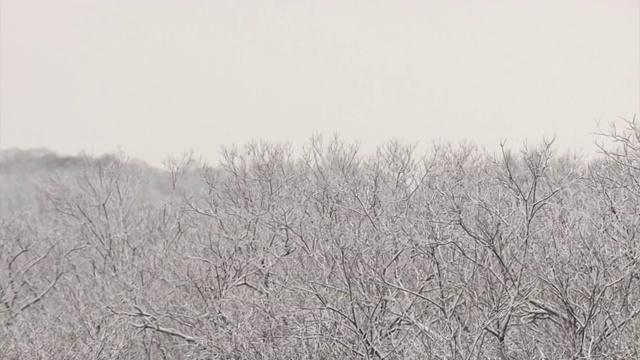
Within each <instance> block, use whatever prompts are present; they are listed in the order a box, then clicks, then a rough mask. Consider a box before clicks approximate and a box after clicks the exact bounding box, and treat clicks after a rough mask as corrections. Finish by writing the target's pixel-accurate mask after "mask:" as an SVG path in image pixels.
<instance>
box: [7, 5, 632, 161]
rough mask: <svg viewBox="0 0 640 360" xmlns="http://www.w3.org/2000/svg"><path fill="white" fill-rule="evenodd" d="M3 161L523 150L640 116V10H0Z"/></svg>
mask: <svg viewBox="0 0 640 360" xmlns="http://www.w3.org/2000/svg"><path fill="white" fill-rule="evenodd" d="M0 17H1V18H0V21H1V22H0V46H1V49H0V50H1V53H0V56H1V57H0V147H1V148H2V149H7V148H12V147H18V148H34V147H47V148H50V149H53V150H55V151H58V152H61V153H65V154H75V153H77V152H79V151H80V150H82V149H85V150H89V151H93V152H94V153H96V154H99V153H103V152H108V151H112V150H115V149H116V148H118V147H120V148H122V149H123V150H124V151H125V152H127V153H128V154H130V155H132V156H135V157H138V158H141V159H144V160H147V161H149V162H151V163H152V164H155V165H159V164H160V163H161V162H162V160H164V159H165V158H166V157H167V156H169V155H179V154H180V153H181V152H182V151H184V150H189V149H193V150H195V151H196V153H198V154H201V155H203V156H205V157H207V158H209V159H210V160H212V161H216V159H217V154H218V151H219V149H220V145H223V144H231V143H233V142H235V143H240V144H241V143H245V142H246V141H248V140H249V139H252V138H263V139H270V140H289V141H291V142H292V143H293V144H294V145H297V146H299V145H300V144H301V143H303V142H305V141H306V140H307V139H308V138H309V136H310V135H312V134H313V133H314V132H323V133H325V134H327V135H331V134H332V133H333V132H334V131H335V132H338V133H339V134H341V135H342V136H343V137H344V138H345V139H346V140H355V139H357V140H360V141H361V143H362V145H363V148H364V150H371V149H373V148H374V147H375V146H376V145H379V144H381V143H383V142H384V141H386V140H389V139H391V138H399V139H404V140H406V141H420V142H421V143H423V144H427V145H428V144H429V142H430V141H432V140H436V139H442V140H452V141H457V140H460V139H463V138H469V139H473V140H474V141H476V142H477V143H478V144H480V145H483V146H488V147H497V145H498V143H499V141H500V139H502V138H507V139H508V143H509V144H511V145H512V146H514V147H517V146H519V145H520V144H521V142H522V141H523V139H525V138H529V139H530V140H531V141H533V142H538V141H539V140H541V139H542V136H544V135H549V136H550V135H553V134H557V137H558V144H559V145H560V146H561V147H577V148H584V149H591V143H592V140H593V137H592V135H590V132H594V131H596V130H597V128H596V126H595V121H596V120H601V121H603V122H607V121H612V120H616V119H617V117H618V116H622V117H629V118H630V117H632V116H633V115H634V114H638V113H639V110H640V1H638V0H615V1H605V0H597V1H590V0H543V1H540V0H537V1H524V0H522V1H516V0H512V1H495V0H490V1H489V0H487V1H453V0H439V1H436V0H432V1H417V0H415V1H382V0H379V1H348V0H340V1H293V0H290V1H244V0H243V1H187V0H181V1H178V0H174V1H168V0H111V1H99V0H93V1H92V0H56V1H51V0H39V1H35V0H0Z"/></svg>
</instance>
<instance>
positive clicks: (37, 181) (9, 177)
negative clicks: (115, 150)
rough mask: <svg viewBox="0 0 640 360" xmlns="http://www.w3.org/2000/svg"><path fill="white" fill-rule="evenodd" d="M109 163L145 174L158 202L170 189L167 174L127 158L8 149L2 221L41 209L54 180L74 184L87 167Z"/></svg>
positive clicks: (3, 158)
mask: <svg viewBox="0 0 640 360" xmlns="http://www.w3.org/2000/svg"><path fill="white" fill-rule="evenodd" d="M105 161H116V162H124V163H125V166H126V167H128V168H129V169H130V170H131V171H134V172H136V173H138V174H141V175H142V178H143V179H144V181H147V182H148V186H146V187H145V192H146V193H147V195H151V193H154V194H153V196H152V197H153V198H156V200H158V199H160V198H162V194H167V193H168V192H169V190H170V182H169V180H170V179H169V174H168V173H167V172H166V171H164V170H160V169H156V168H154V167H152V166H150V165H148V164H147V163H145V162H144V161H142V160H137V159H125V157H124V156H123V155H119V154H107V155H103V156H100V157H92V156H88V155H83V156H61V155H58V154H57V153H55V152H53V151H51V150H48V149H30V150H21V149H8V150H3V151H0V218H2V217H5V216H9V215H11V214H15V213H18V212H22V211H27V210H30V209H34V208H35V207H37V206H38V205H39V202H38V200H39V199H40V198H41V197H40V191H39V187H42V186H45V185H46V184H47V183H49V182H50V181H52V180H53V179H54V178H60V179H67V180H69V183H71V184H73V183H74V181H73V177H75V176H77V175H79V174H81V173H82V172H83V171H84V170H86V169H87V166H89V167H90V166H92V165H97V164H99V163H101V162H105ZM67 180H65V181H67ZM158 193H160V194H158ZM157 195H161V196H157ZM146 198H147V199H149V196H147V197H146Z"/></svg>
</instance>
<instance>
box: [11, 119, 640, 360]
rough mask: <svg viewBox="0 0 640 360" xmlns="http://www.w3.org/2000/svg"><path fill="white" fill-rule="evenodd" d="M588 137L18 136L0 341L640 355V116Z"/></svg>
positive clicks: (77, 351)
mask: <svg viewBox="0 0 640 360" xmlns="http://www.w3.org/2000/svg"><path fill="white" fill-rule="evenodd" d="M594 141H596V142H597V143H598V144H599V149H600V150H599V151H598V152H597V153H596V154H588V155H580V156H579V155H575V154H570V153H564V152H562V151H560V150H559V149H557V148H556V145H555V144H554V143H553V141H552V140H550V139H546V140H542V141H541V142H540V143H537V144H528V145H523V146H521V147H520V148H510V147H507V146H506V145H503V146H501V147H498V146H496V148H495V149H491V150H487V149H483V148H479V147H477V146H475V145H474V144H472V143H461V144H447V143H442V144H436V145H433V146H431V147H430V149H429V150H428V151H426V153H424V154H422V153H418V152H417V151H416V149H415V146H413V145H411V144H404V143H402V142H400V141H390V142H388V143H386V144H383V145H381V146H380V147H379V148H378V150H377V151H375V152H372V153H364V152H361V151H359V149H358V146H357V144H355V143H349V142H345V141H342V140H341V139H340V138H339V137H326V136H325V137H322V136H320V135H316V136H313V137H312V138H311V139H309V141H308V142H307V143H306V145H305V146H304V147H303V148H302V149H293V148H292V146H291V145H289V144H286V143H269V142H264V141H255V142H252V143H249V144H246V145H241V146H229V147H225V148H223V150H222V152H221V161H220V162H219V164H214V165H209V164H207V163H206V162H204V161H200V160H198V159H197V158H195V157H194V156H191V155H189V154H187V155H185V156H183V157H178V158H174V159H170V160H167V162H166V167H165V169H163V170H159V169H155V168H152V167H150V166H148V165H146V164H145V163H143V162H141V161H137V160H131V159H128V158H127V157H126V156H125V155H124V154H121V153H119V154H112V155H108V156H102V157H91V156H84V157H62V156H58V155H56V154H53V153H49V152H47V151H31V152H29V151H17V150H15V151H6V150H5V151H4V152H2V153H0V358H1V359H11V360H13V359H15V360H18V359H455V360H458V359H459V360H469V359H637V358H640V261H639V257H640V239H639V234H640V123H639V122H637V121H636V120H635V118H634V119H633V120H620V121H619V122H616V123H614V124H610V125H608V126H603V127H602V129H600V130H598V131H597V132H596V134H594ZM512 145H513V144H512ZM296 152H299V154H297V155H296V154H294V153H296Z"/></svg>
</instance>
